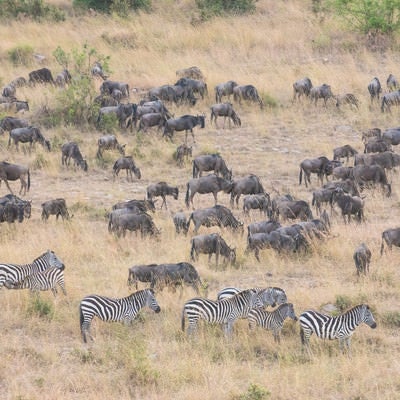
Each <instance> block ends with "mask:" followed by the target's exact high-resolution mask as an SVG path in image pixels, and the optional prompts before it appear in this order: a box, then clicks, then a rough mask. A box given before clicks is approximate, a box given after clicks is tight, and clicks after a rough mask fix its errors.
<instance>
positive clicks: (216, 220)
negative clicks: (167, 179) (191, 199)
mask: <svg viewBox="0 0 400 400" xmlns="http://www.w3.org/2000/svg"><path fill="white" fill-rule="evenodd" d="M191 221H193V224H194V231H193V233H194V234H197V232H198V230H199V228H200V226H202V225H204V226H206V227H208V228H209V227H211V226H219V227H230V228H232V229H235V230H236V229H240V230H241V231H243V223H242V222H240V221H238V220H237V219H236V218H235V217H234V215H233V214H232V211H231V210H229V208H226V207H224V206H220V205H216V206H214V207H210V208H203V209H200V210H195V211H193V212H192V213H191V214H190V217H189V220H188V224H187V225H188V228H189V226H190V222H191Z"/></svg>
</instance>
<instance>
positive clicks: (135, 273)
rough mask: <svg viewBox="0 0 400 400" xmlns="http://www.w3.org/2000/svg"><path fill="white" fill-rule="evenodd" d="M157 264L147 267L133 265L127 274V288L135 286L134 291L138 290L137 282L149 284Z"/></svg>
mask: <svg viewBox="0 0 400 400" xmlns="http://www.w3.org/2000/svg"><path fill="white" fill-rule="evenodd" d="M156 266H157V264H147V265H134V266H132V267H130V268H129V274H128V286H129V287H131V286H132V285H135V288H136V290H137V289H138V282H143V283H151V282H152V280H153V270H154V267H156Z"/></svg>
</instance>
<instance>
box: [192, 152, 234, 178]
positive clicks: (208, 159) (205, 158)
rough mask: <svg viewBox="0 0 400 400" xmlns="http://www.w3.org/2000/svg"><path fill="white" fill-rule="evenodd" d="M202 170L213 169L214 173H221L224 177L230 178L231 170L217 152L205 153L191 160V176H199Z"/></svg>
mask: <svg viewBox="0 0 400 400" xmlns="http://www.w3.org/2000/svg"><path fill="white" fill-rule="evenodd" d="M203 171H206V172H208V171H214V174H215V175H219V174H221V175H222V177H223V178H224V179H228V180H230V179H232V170H230V169H228V167H227V166H226V163H225V160H224V159H223V158H222V157H221V156H220V155H219V154H205V155H201V156H197V157H196V158H195V159H194V160H193V178H198V177H200V176H201V173H202V172H203Z"/></svg>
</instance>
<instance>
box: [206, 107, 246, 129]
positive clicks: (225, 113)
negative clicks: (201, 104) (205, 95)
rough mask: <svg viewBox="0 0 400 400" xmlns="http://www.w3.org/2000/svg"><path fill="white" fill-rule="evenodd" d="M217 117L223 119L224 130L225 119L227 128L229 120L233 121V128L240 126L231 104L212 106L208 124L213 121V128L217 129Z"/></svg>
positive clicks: (240, 123) (240, 122)
mask: <svg viewBox="0 0 400 400" xmlns="http://www.w3.org/2000/svg"><path fill="white" fill-rule="evenodd" d="M218 117H224V128H225V121H226V117H228V122H229V128H230V127H231V120H232V121H233V123H234V125H235V126H241V125H242V121H241V120H240V118H239V116H238V115H237V113H236V111H235V110H234V109H233V106H232V103H219V104H214V105H212V106H211V118H210V124H212V122H213V121H214V123H215V126H216V127H218V125H217V118H218Z"/></svg>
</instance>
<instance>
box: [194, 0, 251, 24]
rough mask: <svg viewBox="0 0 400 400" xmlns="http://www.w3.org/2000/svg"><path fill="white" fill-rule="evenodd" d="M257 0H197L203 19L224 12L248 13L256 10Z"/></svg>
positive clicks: (234, 13)
mask: <svg viewBox="0 0 400 400" xmlns="http://www.w3.org/2000/svg"><path fill="white" fill-rule="evenodd" d="M256 1H257V0H196V6H197V8H198V9H199V11H200V17H201V19H202V20H207V19H210V18H212V17H214V16H218V15H224V14H233V15H237V14H247V13H251V12H254V11H255V9H256V5H255V4H256Z"/></svg>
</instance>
